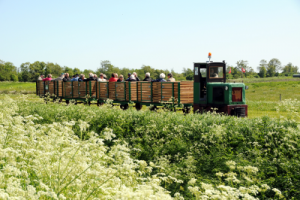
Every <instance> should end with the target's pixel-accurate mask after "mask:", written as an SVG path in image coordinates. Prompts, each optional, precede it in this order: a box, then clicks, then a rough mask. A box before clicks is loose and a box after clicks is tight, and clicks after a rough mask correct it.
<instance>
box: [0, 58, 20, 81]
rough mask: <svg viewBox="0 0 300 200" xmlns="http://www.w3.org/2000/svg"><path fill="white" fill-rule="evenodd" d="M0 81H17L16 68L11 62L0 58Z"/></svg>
mask: <svg viewBox="0 0 300 200" xmlns="http://www.w3.org/2000/svg"><path fill="white" fill-rule="evenodd" d="M0 81H18V76H17V68H16V67H15V66H14V65H13V64H12V63H11V62H4V61H2V60H0Z"/></svg>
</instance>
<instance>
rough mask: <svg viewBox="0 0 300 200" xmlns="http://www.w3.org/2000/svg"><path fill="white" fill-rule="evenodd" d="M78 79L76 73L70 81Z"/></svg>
mask: <svg viewBox="0 0 300 200" xmlns="http://www.w3.org/2000/svg"><path fill="white" fill-rule="evenodd" d="M78 79H79V75H78V74H76V75H74V76H73V78H72V79H71V81H78Z"/></svg>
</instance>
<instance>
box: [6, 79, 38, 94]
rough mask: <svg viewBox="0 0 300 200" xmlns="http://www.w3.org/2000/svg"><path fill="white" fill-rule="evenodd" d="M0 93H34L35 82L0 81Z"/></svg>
mask: <svg viewBox="0 0 300 200" xmlns="http://www.w3.org/2000/svg"><path fill="white" fill-rule="evenodd" d="M0 93H4V94H11V93H23V94H30V93H35V83H31V82H26V83H24V82H9V81H4V82H0Z"/></svg>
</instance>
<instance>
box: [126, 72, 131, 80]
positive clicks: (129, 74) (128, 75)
mask: <svg viewBox="0 0 300 200" xmlns="http://www.w3.org/2000/svg"><path fill="white" fill-rule="evenodd" d="M130 76H131V73H128V74H127V77H128V78H127V79H126V81H129V79H130Z"/></svg>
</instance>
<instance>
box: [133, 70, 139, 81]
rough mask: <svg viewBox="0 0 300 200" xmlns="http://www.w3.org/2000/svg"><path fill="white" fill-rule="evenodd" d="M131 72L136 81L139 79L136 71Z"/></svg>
mask: <svg viewBox="0 0 300 200" xmlns="http://www.w3.org/2000/svg"><path fill="white" fill-rule="evenodd" d="M132 74H133V75H134V77H135V79H136V81H140V79H139V77H138V76H137V73H136V72H133V73H132Z"/></svg>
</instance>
